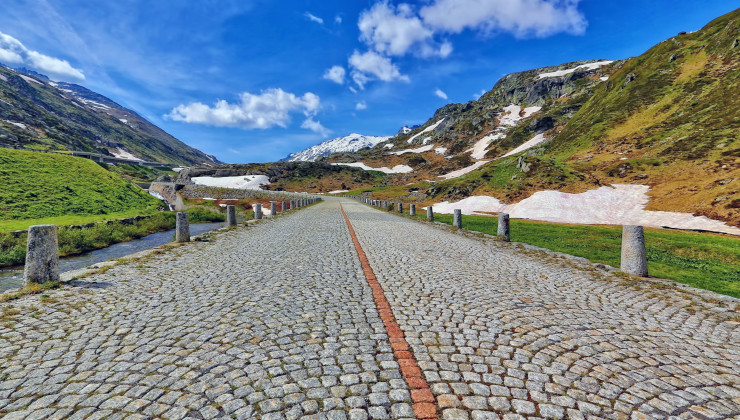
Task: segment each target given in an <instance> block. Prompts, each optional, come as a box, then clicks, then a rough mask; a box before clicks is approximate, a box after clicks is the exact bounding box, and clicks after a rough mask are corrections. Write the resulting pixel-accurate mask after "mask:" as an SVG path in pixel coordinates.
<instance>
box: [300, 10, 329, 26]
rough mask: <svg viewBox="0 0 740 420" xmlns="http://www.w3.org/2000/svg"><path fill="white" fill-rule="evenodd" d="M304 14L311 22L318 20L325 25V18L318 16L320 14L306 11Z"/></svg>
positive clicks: (317, 21)
mask: <svg viewBox="0 0 740 420" xmlns="http://www.w3.org/2000/svg"><path fill="white" fill-rule="evenodd" d="M303 16H305V17H306V19H308V20H310V21H311V22H316V23H318V24H319V25H323V24H324V19H321V18H320V17H318V16H316V15H314V14H311V13H309V12H306V13H304V14H303Z"/></svg>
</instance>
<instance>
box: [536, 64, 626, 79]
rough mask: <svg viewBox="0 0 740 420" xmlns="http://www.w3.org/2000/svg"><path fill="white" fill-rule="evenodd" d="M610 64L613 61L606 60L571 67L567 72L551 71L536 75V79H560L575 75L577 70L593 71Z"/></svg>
mask: <svg viewBox="0 0 740 420" xmlns="http://www.w3.org/2000/svg"><path fill="white" fill-rule="evenodd" d="M611 63H613V61H611V60H606V61H597V62H595V63H588V64H581V65H580V66H577V67H573V68H572V69H568V70H558V71H553V72H549V73H540V74H539V75H538V78H540V79H544V78H546V77H562V76H566V75H568V74H571V73H575V72H576V71H577V70H594V69H598V68H599V67H602V66H605V65H607V64H611Z"/></svg>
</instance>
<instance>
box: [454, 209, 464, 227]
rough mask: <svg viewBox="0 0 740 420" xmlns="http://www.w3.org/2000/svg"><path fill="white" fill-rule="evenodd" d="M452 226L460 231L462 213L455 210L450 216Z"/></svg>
mask: <svg viewBox="0 0 740 420" xmlns="http://www.w3.org/2000/svg"><path fill="white" fill-rule="evenodd" d="M452 226H454V227H456V228H458V229H462V211H460V209H455V214H454V215H452Z"/></svg>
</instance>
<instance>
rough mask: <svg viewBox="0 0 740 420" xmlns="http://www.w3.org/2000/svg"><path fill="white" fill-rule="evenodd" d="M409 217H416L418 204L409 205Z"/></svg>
mask: <svg viewBox="0 0 740 420" xmlns="http://www.w3.org/2000/svg"><path fill="white" fill-rule="evenodd" d="M409 215H411V217H414V216H416V204H411V205H409Z"/></svg>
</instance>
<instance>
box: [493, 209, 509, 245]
mask: <svg viewBox="0 0 740 420" xmlns="http://www.w3.org/2000/svg"><path fill="white" fill-rule="evenodd" d="M496 234H497V235H498V236H500V237H501V239H502V240H504V241H506V242H509V241H511V235H510V229H509V213H499V214H498V228H497V229H496Z"/></svg>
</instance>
